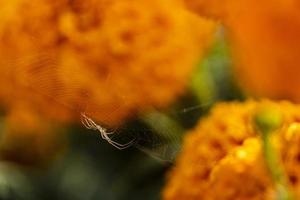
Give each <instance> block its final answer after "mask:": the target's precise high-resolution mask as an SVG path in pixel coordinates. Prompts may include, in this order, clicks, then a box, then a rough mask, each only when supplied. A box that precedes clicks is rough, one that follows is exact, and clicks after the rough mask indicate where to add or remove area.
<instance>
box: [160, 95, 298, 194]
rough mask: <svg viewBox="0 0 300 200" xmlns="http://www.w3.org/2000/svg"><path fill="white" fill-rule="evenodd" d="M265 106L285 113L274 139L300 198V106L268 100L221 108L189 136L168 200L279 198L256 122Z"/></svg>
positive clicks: (235, 103)
mask: <svg viewBox="0 0 300 200" xmlns="http://www.w3.org/2000/svg"><path fill="white" fill-rule="evenodd" d="M261 106H271V107H273V108H274V109H278V110H280V112H281V113H282V115H283V124H282V126H281V128H280V129H278V131H277V132H278V133H276V134H274V138H273V139H272V140H274V143H275V144H276V145H275V146H276V149H278V151H279V152H280V157H281V161H282V165H283V167H284V169H285V171H286V174H287V176H288V179H289V184H290V186H291V188H293V191H294V193H295V195H296V196H298V197H299V195H300V190H299V189H300V184H299V178H300V173H299V167H300V160H299V154H300V146H299V144H300V134H299V133H300V132H299V131H300V123H299V119H300V107H299V106H296V105H293V104H291V103H289V102H278V103H277V102H271V101H267V100H263V101H259V102H256V101H248V102H246V103H237V102H234V103H222V104H219V105H217V106H216V107H215V108H214V109H213V110H212V111H211V114H210V115H209V116H208V117H206V118H205V119H204V120H202V121H201V122H200V123H199V125H198V126H197V127H196V128H195V130H193V131H191V133H189V134H188V135H187V137H186V138H185V141H184V146H183V150H182V152H181V154H180V155H179V157H178V160H177V163H176V166H175V167H174V169H173V170H172V172H171V173H170V174H169V181H168V184H167V186H166V188H165V190H164V193H163V196H164V199H166V200H167V199H172V200H175V199H204V200H206V199H207V200H210V199H211V200H216V199H224V200H230V199H247V200H257V199H264V200H270V199H276V195H275V188H274V184H273V182H272V178H271V176H270V174H269V171H268V169H267V167H266V165H265V160H264V157H263V154H262V147H261V139H260V137H259V134H258V133H257V132H258V131H257V130H256V128H255V123H254V121H253V117H254V115H255V114H256V112H257V110H258V109H259V108H260V107H261ZM274 167H276V166H274Z"/></svg>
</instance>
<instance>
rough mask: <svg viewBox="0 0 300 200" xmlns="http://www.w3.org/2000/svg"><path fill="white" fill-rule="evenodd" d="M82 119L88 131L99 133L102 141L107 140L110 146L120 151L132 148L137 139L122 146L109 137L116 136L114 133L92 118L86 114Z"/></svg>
mask: <svg viewBox="0 0 300 200" xmlns="http://www.w3.org/2000/svg"><path fill="white" fill-rule="evenodd" d="M81 117H82V118H81V122H82V124H83V125H84V126H85V127H86V128H87V129H91V130H97V131H99V132H100V135H101V137H102V139H104V140H106V141H107V142H108V143H109V144H111V145H112V146H114V147H116V148H117V149H119V150H122V149H126V148H128V147H130V146H131V145H132V144H133V143H134V141H135V139H132V140H131V141H130V142H128V143H126V144H120V143H118V142H116V141H113V140H112V139H111V138H110V137H109V135H112V134H114V132H107V130H106V129H105V128H103V127H102V126H100V125H98V124H96V123H95V122H94V121H93V120H92V119H91V118H89V117H87V116H86V114H85V113H81Z"/></svg>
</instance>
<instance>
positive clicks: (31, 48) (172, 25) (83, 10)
mask: <svg viewBox="0 0 300 200" xmlns="http://www.w3.org/2000/svg"><path fill="white" fill-rule="evenodd" d="M0 12H1V20H0V55H1V64H0V68H1V69H0V72H3V74H4V76H2V77H1V79H2V80H1V81H2V82H7V83H8V84H9V85H10V86H4V87H3V86H1V88H0V91H1V92H0V96H1V97H3V98H2V99H4V102H6V103H7V102H8V104H11V102H13V101H14V99H16V98H19V99H20V98H21V99H22V98H23V99H26V100H28V101H34V103H35V105H47V106H40V107H41V108H42V112H44V113H45V114H46V115H49V114H50V115H51V116H54V117H55V116H57V118H62V119H68V117H71V118H72V117H73V116H74V115H77V116H78V115H79V114H78V113H79V112H86V113H87V114H88V115H89V116H91V117H92V118H93V119H95V120H97V121H99V122H102V123H108V124H115V123H119V122H120V121H122V120H123V119H124V118H126V117H128V116H129V115H132V113H137V112H139V111H141V110H144V109H147V108H148V107H158V108H161V107H164V106H166V105H168V104H169V103H171V102H172V101H173V100H174V99H175V97H177V96H178V95H180V94H182V93H183V92H184V88H185V86H186V84H187V82H188V80H189V77H190V76H191V73H192V71H193V68H194V66H195V64H196V63H197V62H198V60H199V58H200V57H201V55H203V52H204V50H205V48H206V47H207V46H208V44H209V43H210V40H211V38H212V35H213V32H214V31H213V30H214V23H213V22H211V21H209V20H206V19H201V18H197V17H196V16H194V15H193V14H191V13H189V12H188V11H186V10H185V9H184V6H182V4H181V3H180V2H176V1H170V0H153V1H146V0H142V1H140V0H124V1H119V0H88V1H82V0H74V1H67V0H55V1H49V0H33V1H26V0H14V1H9V2H8V1H0ZM32 95H33V96H37V97H36V98H32ZM33 99H34V100H33ZM58 112H60V113H58Z"/></svg>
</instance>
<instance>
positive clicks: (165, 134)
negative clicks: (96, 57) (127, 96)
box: [7, 53, 209, 162]
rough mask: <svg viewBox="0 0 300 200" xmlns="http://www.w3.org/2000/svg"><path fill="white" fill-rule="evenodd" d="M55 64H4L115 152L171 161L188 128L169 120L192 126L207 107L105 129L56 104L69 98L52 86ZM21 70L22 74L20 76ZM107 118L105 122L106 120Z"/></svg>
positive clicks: (38, 60)
mask: <svg viewBox="0 0 300 200" xmlns="http://www.w3.org/2000/svg"><path fill="white" fill-rule="evenodd" d="M57 64H58V63H57V62H56V60H54V59H52V58H51V57H49V56H48V55H47V53H42V54H38V55H32V56H31V57H27V58H26V59H18V60H11V61H9V62H7V68H8V69H11V70H12V71H11V72H10V74H14V73H21V74H26V75H27V76H29V78H28V77H24V79H27V80H26V81H29V82H28V85H25V87H27V88H26V89H30V90H31V91H33V92H36V93H39V94H40V95H42V96H44V97H45V98H48V99H50V100H51V101H53V102H55V103H58V104H60V105H61V106H64V107H66V108H67V109H70V110H73V111H74V112H75V113H77V114H78V118H80V117H81V119H82V122H83V123H82V127H86V128H87V129H91V130H92V131H98V133H99V136H101V138H102V139H103V140H106V141H107V142H108V143H110V144H111V145H112V146H114V147H116V148H118V149H125V148H129V147H131V146H134V147H136V148H138V149H139V150H141V151H143V152H145V153H146V154H148V155H150V156H152V157H154V158H155V159H158V160H160V161H163V162H173V161H174V159H175V157H176V155H177V154H178V152H179V151H180V149H181V144H182V137H183V134H184V132H185V130H184V129H183V128H187V129H188V128H190V127H192V125H191V124H189V125H186V124H180V125H182V127H183V128H182V127H179V126H178V124H176V123H174V121H173V119H172V118H174V119H177V120H178V121H181V122H182V121H184V120H182V118H187V119H188V120H186V121H188V123H191V121H192V123H195V122H196V119H198V117H199V116H198V115H199V111H201V110H202V109H203V108H205V107H207V106H209V103H207V104H203V105H199V104H196V103H195V102H194V103H193V102H192V103H193V104H192V105H193V106H187V105H186V104H185V105H183V106H182V105H181V106H179V107H176V106H175V108H174V109H173V111H169V113H171V117H168V116H166V115H164V114H162V113H160V112H158V111H155V110H154V111H153V112H151V113H148V114H146V115H145V116H142V117H139V118H136V119H134V120H133V121H130V122H128V123H126V124H125V125H123V126H118V127H109V126H107V125H105V124H101V123H99V122H96V121H94V119H92V117H90V116H88V115H87V114H86V113H84V108H85V107H86V106H88V105H79V106H78V107H77V106H72V105H70V104H68V103H66V102H63V101H61V100H60V99H63V98H60V97H66V96H69V95H71V94H69V93H67V92H66V91H64V90H63V88H62V87H61V85H60V83H57V82H55V84H53V80H52V77H51V76H50V75H51V74H53V73H59V72H56V71H55V69H57V68H56V67H55V66H56V65H57ZM31 66H32V67H31ZM43 66H47V67H43ZM40 69H43V70H40ZM22 70H26V71H23V72H22ZM68 76H72V72H70V74H68ZM30 77H34V80H35V82H31V79H30ZM36 87H38V89H36ZM72 87H74V88H75V87H77V86H76V85H73V86H72ZM43 91H51V92H50V94H56V95H55V96H51V95H50V94H48V93H46V92H43ZM119 106H122V105H119ZM118 109H119V108H118V107H117V106H116V108H115V110H116V111H118ZM193 113H194V114H195V113H196V116H194V120H192V119H191V118H193V117H191V116H192V115H193ZM107 117H108V118H109V117H110V116H107ZM141 119H142V120H141Z"/></svg>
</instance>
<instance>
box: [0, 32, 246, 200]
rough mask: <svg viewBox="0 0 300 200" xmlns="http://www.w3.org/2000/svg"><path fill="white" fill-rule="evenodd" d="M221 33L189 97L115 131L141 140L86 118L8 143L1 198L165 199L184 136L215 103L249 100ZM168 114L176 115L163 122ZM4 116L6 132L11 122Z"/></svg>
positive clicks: (199, 69)
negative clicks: (111, 136)
mask: <svg viewBox="0 0 300 200" xmlns="http://www.w3.org/2000/svg"><path fill="white" fill-rule="evenodd" d="M216 37H217V42H215V44H214V45H213V47H211V48H210V50H209V51H208V53H207V56H206V58H205V59H204V60H202V61H200V62H199V63H198V65H197V68H196V70H195V72H194V73H193V78H192V79H191V80H189V87H188V90H187V91H186V93H185V94H184V95H182V96H181V97H180V98H179V99H178V100H176V102H175V103H173V104H172V105H171V106H170V107H169V108H168V109H165V110H162V111H152V112H149V113H146V114H144V115H145V116H141V117H140V118H136V119H134V120H131V121H128V122H126V124H124V125H122V126H120V127H117V128H116V129H115V130H113V131H115V133H116V135H117V138H115V139H116V140H117V141H128V140H130V138H132V137H134V138H136V139H138V142H136V143H134V144H133V145H132V146H130V147H128V148H126V149H124V150H119V149H117V148H115V147H113V146H112V145H110V144H109V143H108V142H106V141H105V140H103V139H102V138H101V136H100V134H99V132H98V131H94V130H88V129H86V128H85V127H84V126H83V125H80V124H79V125H68V126H63V127H59V128H57V129H56V131H57V133H58V134H55V138H52V137H50V138H43V139H39V138H38V139H36V138H34V137H32V138H28V137H24V139H25V140H23V139H22V138H21V139H20V138H19V137H18V138H17V141H14V142H13V144H7V142H6V143H5V144H4V145H3V147H2V152H3V153H2V160H1V165H0V167H1V170H0V171H1V172H0V196H1V197H0V198H1V199H49V200H50V199H64V200H67V199H72V200H76V199H78V200H81V199H85V200H87V199H91V200H92V199H107V200H110V199H111V200H114V199H120V200H121V199H130V200H132V199H149V200H152V199H160V197H161V191H162V188H163V186H164V183H165V179H166V175H167V171H168V169H169V168H170V167H172V165H173V164H174V159H175V156H176V155H177V153H178V151H179V150H180V145H181V143H180V142H181V141H180V138H181V137H182V134H184V133H185V131H186V130H189V129H191V128H192V127H193V126H194V125H195V124H196V122H197V121H198V119H199V118H200V117H201V116H202V115H204V114H205V113H206V112H207V111H208V110H209V108H210V106H211V105H213V104H214V103H215V102H217V101H224V100H231V99H241V98H242V95H241V94H240V92H239V89H238V87H237V86H236V84H235V82H234V78H233V76H232V73H231V62H230V58H229V55H228V49H227V45H226V43H225V41H224V39H223V37H222V33H220V34H218V35H217V36H216ZM151 116H152V117H151ZM164 117H167V118H168V119H167V120H161V119H164ZM153 118H154V119H153ZM4 119H5V118H4V117H3V118H2V120H1V126H0V127H1V130H2V131H4V130H5V129H6V126H7V124H6V122H5V120H4ZM175 121H176V124H175V125H174V124H172V122H174V123H175ZM176 126H180V128H179V129H181V130H178V127H177V130H176ZM176 134H179V135H176ZM42 137H47V136H42ZM2 140H3V141H5V136H4V137H3V139H2ZM10 140H11V139H10ZM39 140H40V141H39ZM174 142H175V143H178V145H177V146H174V145H173V143H174ZM19 150H21V151H19Z"/></svg>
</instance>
